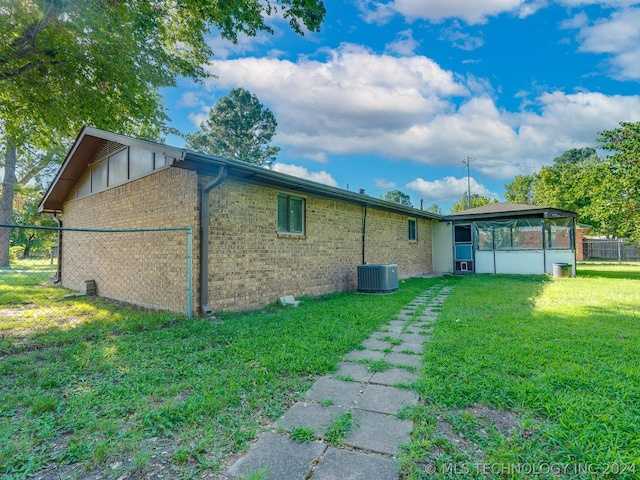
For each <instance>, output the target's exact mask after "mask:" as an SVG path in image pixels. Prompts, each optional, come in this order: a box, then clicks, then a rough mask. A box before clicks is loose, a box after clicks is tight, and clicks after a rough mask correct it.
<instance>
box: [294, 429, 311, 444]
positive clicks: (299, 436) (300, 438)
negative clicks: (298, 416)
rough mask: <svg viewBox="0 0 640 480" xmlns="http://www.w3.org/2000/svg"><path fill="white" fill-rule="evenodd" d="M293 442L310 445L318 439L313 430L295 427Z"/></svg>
mask: <svg viewBox="0 0 640 480" xmlns="http://www.w3.org/2000/svg"><path fill="white" fill-rule="evenodd" d="M290 436H291V440H293V441H294V442H297V443H309V442H312V441H313V440H315V439H316V435H315V433H313V429H312V428H309V427H295V428H293V429H292V430H291V433H290Z"/></svg>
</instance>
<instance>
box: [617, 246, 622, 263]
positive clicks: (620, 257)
mask: <svg viewBox="0 0 640 480" xmlns="http://www.w3.org/2000/svg"><path fill="white" fill-rule="evenodd" d="M618 263H619V264H621V265H622V240H618Z"/></svg>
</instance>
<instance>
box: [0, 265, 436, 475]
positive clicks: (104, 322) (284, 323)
mask: <svg viewBox="0 0 640 480" xmlns="http://www.w3.org/2000/svg"><path fill="white" fill-rule="evenodd" d="M10 275H12V277H11V278H13V280H12V281H10V282H9V281H6V280H7V278H8V277H7V274H3V276H2V277H0V335H1V336H3V337H4V338H2V339H1V340H0V383H1V386H2V388H0V477H2V478H13V477H16V478H22V477H25V476H28V475H30V474H33V473H34V472H39V471H41V470H42V469H51V468H53V467H56V468H58V469H59V472H62V474H64V475H65V476H69V477H72V476H74V475H78V474H80V473H82V472H84V471H90V472H92V473H94V474H96V475H97V476H100V477H106V478H118V477H120V476H122V475H123V474H127V475H134V476H135V475H137V476H139V477H141V478H144V477H145V476H146V475H147V474H149V473H153V472H156V473H158V472H160V473H163V474H164V475H165V478H176V477H181V478H184V477H189V476H191V475H201V474H204V473H207V472H217V471H219V470H220V468H222V466H223V465H224V464H225V462H228V461H229V460H230V459H231V458H232V455H233V454H235V453H237V452H239V451H241V450H242V449H245V448H247V442H248V441H249V440H251V439H253V438H254V437H255V435H256V433H257V432H258V431H259V430H260V429H261V428H264V427H265V426H266V425H268V424H270V423H272V422H274V421H275V420H276V419H278V418H279V417H280V416H281V415H282V414H283V413H284V411H285V410H286V409H287V408H288V407H289V406H290V405H291V404H292V403H293V402H294V401H295V400H297V399H300V398H302V396H303V395H304V392H305V391H306V390H307V389H308V388H309V387H310V385H311V383H312V381H313V379H314V378H315V376H317V375H321V374H324V373H327V372H328V371H331V370H333V369H334V368H335V367H336V366H337V363H338V361H339V360H340V358H341V357H342V356H343V355H345V354H346V353H348V352H350V351H352V350H354V349H355V348H356V347H357V346H358V345H359V344H360V342H361V341H362V340H363V339H365V338H367V337H368V336H369V334H370V333H371V332H372V331H374V330H375V329H377V328H378V327H379V326H380V324H381V323H383V322H384V321H386V320H388V319H389V318H390V317H391V316H393V315H394V314H395V313H397V312H398V311H399V310H400V308H401V307H402V306H403V305H405V304H406V303H408V302H409V301H410V300H411V299H412V298H414V297H415V296H416V295H418V294H420V293H422V292H424V290H426V289H427V288H429V286H431V285H433V284H434V283H436V282H437V281H439V280H434V279H420V280H410V281H407V282H402V284H401V289H400V291H399V292H397V293H395V294H393V295H373V296H372V295H358V294H355V293H342V294H334V295H326V296H322V297H318V298H313V299H304V300H305V301H304V302H303V303H302V305H301V306H300V307H299V308H297V309H285V308H280V307H275V306H274V307H270V308H267V309H264V310H261V311H255V312H247V313H240V314H225V315H221V317H222V318H223V319H224V323H213V322H209V321H207V320H203V319H185V318H183V317H181V316H176V315H172V314H167V313H149V312H146V311H144V310H137V309H131V308H123V307H122V306H117V305H114V304H113V303H109V302H102V301H99V300H93V301H91V300H85V299H75V300H61V297H62V295H63V294H64V293H67V292H65V291H63V290H62V289H58V288H55V287H50V286H42V285H34V283H38V282H37V280H38V275H40V274H36V276H33V275H32V274H31V275H26V276H24V275H23V276H20V275H18V274H10ZM45 278H46V275H45V276H44V277H43V278H40V279H39V280H44V279H45ZM18 283H27V284H29V285H23V286H20V285H16V284H18ZM53 478H57V477H53Z"/></svg>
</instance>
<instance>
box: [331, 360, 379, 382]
mask: <svg viewBox="0 0 640 480" xmlns="http://www.w3.org/2000/svg"><path fill="white" fill-rule="evenodd" d="M333 376H334V377H349V378H351V380H352V381H354V382H361V383H366V382H368V381H369V380H371V377H372V376H373V374H372V373H371V372H370V371H369V370H367V367H366V365H362V364H361V363H353V362H340V364H339V365H338V370H337V371H336V372H335V373H334V374H333ZM336 380H340V379H339V378H336Z"/></svg>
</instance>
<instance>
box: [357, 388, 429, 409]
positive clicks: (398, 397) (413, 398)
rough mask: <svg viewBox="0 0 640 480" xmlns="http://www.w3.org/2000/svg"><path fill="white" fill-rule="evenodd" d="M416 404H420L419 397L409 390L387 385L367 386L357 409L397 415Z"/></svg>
mask: <svg viewBox="0 0 640 480" xmlns="http://www.w3.org/2000/svg"><path fill="white" fill-rule="evenodd" d="M416 403H418V396H417V395H416V394H415V393H413V392H410V391H408V390H400V389H399V388H395V387H388V386H386V385H367V386H365V388H364V392H363V393H362V396H361V397H360V398H359V399H358V403H357V405H356V408H358V409H359V410H368V411H370V412H377V413H387V414H389V415H395V414H396V413H398V410H400V409H402V408H403V407H405V406H407V405H415V404H416Z"/></svg>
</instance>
